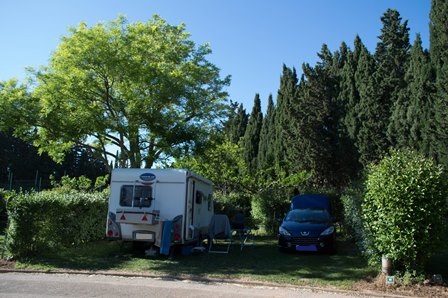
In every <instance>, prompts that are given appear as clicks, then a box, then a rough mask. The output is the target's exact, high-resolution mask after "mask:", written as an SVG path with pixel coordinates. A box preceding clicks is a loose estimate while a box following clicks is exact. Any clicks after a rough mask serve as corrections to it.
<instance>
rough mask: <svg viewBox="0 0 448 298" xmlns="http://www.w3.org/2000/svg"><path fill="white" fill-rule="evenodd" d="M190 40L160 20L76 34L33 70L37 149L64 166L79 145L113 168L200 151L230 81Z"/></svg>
mask: <svg viewBox="0 0 448 298" xmlns="http://www.w3.org/2000/svg"><path fill="white" fill-rule="evenodd" d="M189 37H190V36H189V34H188V33H187V32H185V26H184V25H179V26H171V25H169V24H167V22H166V21H164V20H163V19H162V18H160V17H159V16H154V17H153V18H152V19H151V20H149V21H148V22H146V23H142V22H137V23H134V24H128V23H127V21H126V20H125V19H124V18H123V17H119V18H118V19H117V20H115V21H113V22H110V23H107V24H102V23H99V24H97V25H95V26H93V27H91V28H88V27H87V25H86V24H85V23H81V24H80V25H79V26H78V27H77V28H72V29H70V34H69V35H68V36H65V37H63V38H62V42H61V44H60V45H59V46H58V48H57V50H56V51H55V52H54V53H53V54H52V57H51V60H50V62H49V65H48V66H47V67H45V68H43V69H41V70H40V71H36V72H35V73H34V75H35V79H36V83H37V85H36V87H35V89H34V90H33V97H34V98H38V99H39V105H38V107H37V113H36V115H38V119H37V121H35V122H33V123H31V125H32V126H33V127H35V128H36V129H35V130H33V131H35V132H36V135H35V140H34V141H35V144H36V145H37V146H39V148H40V150H41V151H46V152H48V154H49V155H50V156H51V157H52V158H54V159H55V160H58V161H61V160H62V158H63V155H64V153H65V152H67V151H68V150H69V149H70V148H71V147H72V146H73V145H77V146H80V147H82V148H84V149H85V150H88V151H90V152H92V154H94V153H98V156H100V158H101V159H102V160H103V163H104V165H105V166H106V167H109V162H108V158H115V159H116V160H117V161H118V165H119V166H121V167H124V166H131V167H140V166H142V164H144V165H145V166H146V167H151V166H152V165H153V164H154V162H156V161H160V160H161V159H163V158H166V157H170V156H175V155H179V154H182V153H183V152H186V151H191V150H192V149H194V148H196V147H197V146H198V145H200V144H201V142H202V141H203V140H205V139H206V138H207V135H208V132H209V130H210V129H211V128H212V127H214V126H216V125H217V123H219V121H216V120H217V119H219V118H220V117H222V116H223V115H224V111H225V99H226V96H227V94H226V93H225V92H224V91H223V87H225V86H226V85H228V83H229V78H228V77H226V78H224V79H221V78H220V76H219V69H218V68H217V67H216V66H215V65H213V64H212V63H210V62H209V61H208V60H207V59H206V56H207V55H208V54H210V53H211V50H210V48H209V47H208V45H200V46H196V45H195V43H194V42H193V41H191V40H190V39H189ZM117 148H118V153H117Z"/></svg>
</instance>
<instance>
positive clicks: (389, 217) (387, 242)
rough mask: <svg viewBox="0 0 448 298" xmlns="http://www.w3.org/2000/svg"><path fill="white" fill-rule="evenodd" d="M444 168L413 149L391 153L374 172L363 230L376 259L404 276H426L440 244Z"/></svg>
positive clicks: (370, 178)
mask: <svg viewBox="0 0 448 298" xmlns="http://www.w3.org/2000/svg"><path fill="white" fill-rule="evenodd" d="M445 181H446V180H445V178H444V177H443V171H442V168H441V167H439V166H437V165H436V164H434V162H433V161H431V160H429V159H425V158H424V157H422V156H421V155H419V154H417V153H414V152H410V151H392V152H391V154H390V156H387V157H385V158H384V159H383V160H382V161H381V162H380V163H379V164H378V165H374V166H372V167H371V168H370V170H369V175H368V178H367V184H366V194H365V198H364V202H363V204H362V208H363V220H364V227H365V228H366V231H367V232H368V233H369V236H370V237H371V239H372V241H373V244H374V246H375V248H376V249H377V251H378V255H377V256H376V257H377V259H378V260H379V258H380V256H383V255H384V256H388V257H389V258H391V259H392V261H393V262H394V266H395V267H396V269H398V270H403V272H420V273H421V272H423V268H424V265H425V263H426V262H427V260H428V258H429V257H430V256H431V254H432V253H433V252H434V251H435V250H436V249H437V248H438V247H439V245H440V244H441V237H442V235H443V232H444V227H445V217H444V215H445V214H446V209H447V203H446V199H447V195H448V190H447V186H446V184H445Z"/></svg>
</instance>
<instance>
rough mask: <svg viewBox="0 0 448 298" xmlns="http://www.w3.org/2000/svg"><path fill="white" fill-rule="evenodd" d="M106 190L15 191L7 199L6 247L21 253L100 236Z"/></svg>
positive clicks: (103, 223) (104, 222) (102, 235)
mask: <svg viewBox="0 0 448 298" xmlns="http://www.w3.org/2000/svg"><path fill="white" fill-rule="evenodd" d="M106 215H107V192H102V193H85V192H73V191H72V192H69V193H61V192H60V191H44V192H39V193H19V194H18V195H17V196H16V197H14V198H13V199H11V200H10V201H9V203H8V216H9V227H8V231H7V232H8V242H7V247H8V251H9V252H10V253H11V254H12V255H13V256H14V257H19V258H20V257H25V256H28V255H31V254H35V253H38V252H39V251H43V250H52V249H59V248H62V247H69V246H73V245H78V244H81V243H84V242H88V241H91V240H96V239H100V238H103V237H104V227H105V226H106Z"/></svg>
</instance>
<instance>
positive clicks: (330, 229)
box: [320, 226, 334, 236]
mask: <svg viewBox="0 0 448 298" xmlns="http://www.w3.org/2000/svg"><path fill="white" fill-rule="evenodd" d="M333 233H334V227H333V226H331V227H329V228H327V229H325V231H323V232H322V233H320V235H321V236H328V235H331V234H333Z"/></svg>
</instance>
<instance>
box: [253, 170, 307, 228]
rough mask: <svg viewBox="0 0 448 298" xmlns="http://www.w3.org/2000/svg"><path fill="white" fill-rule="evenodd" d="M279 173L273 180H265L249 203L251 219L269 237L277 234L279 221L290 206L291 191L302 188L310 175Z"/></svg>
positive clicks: (305, 173)
mask: <svg viewBox="0 0 448 298" xmlns="http://www.w3.org/2000/svg"><path fill="white" fill-rule="evenodd" d="M280 173H281V174H280V175H279V176H278V177H277V179H275V180H272V179H269V180H265V181H264V183H265V184H264V185H263V187H262V189H261V190H260V191H259V192H257V193H256V194H255V195H254V196H253V198H252V201H251V203H252V211H251V213H252V217H253V219H254V220H255V221H256V222H257V223H258V224H259V225H261V226H263V227H264V229H265V231H266V232H267V233H269V234H271V235H276V234H277V232H278V226H279V219H281V218H282V217H283V216H284V215H285V214H286V212H287V211H288V210H289V208H290V206H291V194H292V193H293V189H298V188H301V187H303V186H304V185H305V184H306V183H307V181H308V180H309V179H310V174H309V173H307V172H300V173H297V174H293V175H286V173H285V172H280Z"/></svg>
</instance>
